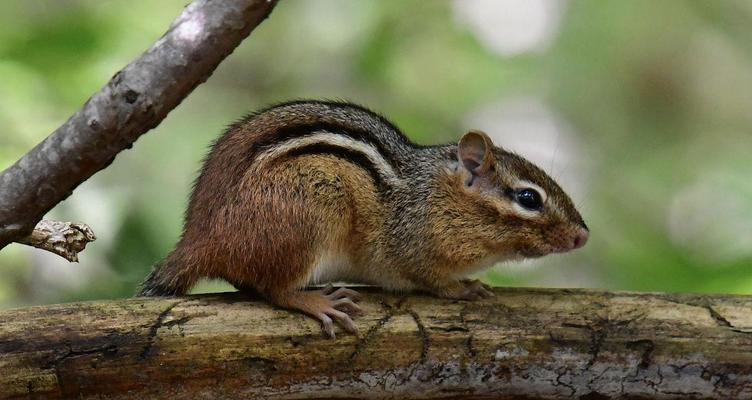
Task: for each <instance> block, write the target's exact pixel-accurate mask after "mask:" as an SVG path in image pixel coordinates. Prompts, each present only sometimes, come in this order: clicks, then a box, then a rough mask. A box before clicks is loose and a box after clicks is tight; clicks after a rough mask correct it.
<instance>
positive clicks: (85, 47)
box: [0, 0, 752, 308]
mask: <svg viewBox="0 0 752 400" xmlns="http://www.w3.org/2000/svg"><path fill="white" fill-rule="evenodd" d="M186 3H187V1H186V0H169V1H168V0H163V1H159V2H155V1H149V0H108V1H103V0H86V1H84V0H80V1H74V0H65V1H62V0H44V1H42V0H5V1H2V2H0V126H2V128H1V129H0V131H1V133H0V169H4V168H6V167H7V166H10V165H11V164H12V163H13V162H15V160H17V159H18V158H19V157H20V156H21V155H22V154H24V153H25V152H26V151H28V150H29V149H30V148H31V147H32V146H34V145H35V144H36V143H38V142H39V141H40V140H42V139H43V138H44V137H45V136H46V135H48V134H49V133H50V132H52V131H53V130H54V129H55V128H56V127H58V126H59V125H60V124H62V123H63V122H64V121H65V120H66V119H67V118H68V116H69V115H71V114H72V113H73V112H75V111H76V110H77V109H78V108H79V107H80V106H81V105H82V104H83V103H84V102H85V101H86V99H87V98H88V97H89V96H90V95H91V94H92V93H94V92H95V91H96V90H98V89H99V88H100V87H101V86H103V85H104V84H105V82H107V80H109V79H110V77H111V76H112V75H113V74H114V73H115V72H117V71H118V70H119V69H120V68H122V67H123V66H124V65H125V64H126V63H128V62H129V61H131V60H132V59H133V58H135V57H137V56H138V55H139V54H140V53H141V52H142V51H144V50H145V49H146V48H148V47H149V46H150V45H151V44H152V43H153V42H154V41H155V40H156V39H158V38H159V37H160V36H161V35H162V33H163V32H164V31H165V30H166V29H167V27H168V26H169V24H170V22H171V21H172V19H173V18H174V17H175V16H176V15H177V14H178V13H179V12H180V11H181V10H182V8H183V7H184V6H185V4H186ZM293 98H338V99H339V98H342V99H349V100H353V101H356V102H358V103H362V104H365V105H367V106H369V107H370V108H372V109H374V110H377V111H379V112H381V113H383V114H384V115H386V116H388V117H389V118H390V119H392V120H393V121H394V122H396V124H397V125H398V126H400V127H401V128H402V129H403V130H404V131H405V132H406V133H407V134H408V135H409V136H410V137H411V138H413V139H414V140H415V141H417V142H420V143H437V142H446V141H454V140H456V139H458V138H459V136H460V135H461V134H462V133H464V132H465V131H467V130H468V129H470V128H479V129H482V130H485V131H486V132H488V133H489V134H490V135H492V137H493V138H494V139H495V141H496V142H497V143H499V144H501V145H502V146H504V147H506V148H507V149H511V150H515V151H517V152H519V153H521V154H522V155H524V156H526V157H528V158H530V159H531V160H533V161H534V162H536V163H538V164H539V165H540V166H541V167H543V168H544V169H545V170H546V171H548V172H549V173H550V174H551V175H552V176H553V177H554V178H555V179H557V180H558V181H559V182H560V183H561V184H562V186H563V187H564V188H565V189H566V190H567V191H568V192H569V193H570V194H571V195H572V198H573V199H574V201H575V203H576V204H577V205H578V206H579V207H580V210H581V212H582V214H583V216H584V218H585V220H586V222H587V223H588V225H589V226H590V228H591V232H592V234H591V240H590V242H589V243H588V245H587V246H586V247H585V248H584V249H582V250H580V251H577V252H575V253H572V254H566V255H556V256H550V257H547V258H544V259H541V260H535V261H527V262H522V263H512V264H506V265H500V266H497V267H495V268H494V269H492V270H491V271H488V272H486V273H484V274H482V275H481V277H482V278H483V279H484V280H486V281H488V282H491V283H494V284H497V285H513V286H552V287H591V288H607V289H618V290H639V291H691V292H724V293H747V294H749V293H752V178H751V177H752V112H751V111H752V2H749V1H746V0H727V1H722V2H721V1H713V0H705V1H671V0H665V1H660V2H656V1H651V0H634V1H619V0H612V1H602V0H583V1H578V0H570V1H566V0H550V1H547V0H455V1H425V0H423V1H419V0H378V1H377V0H361V1H350V0H316V1H309V0H283V1H281V2H280V4H279V5H278V6H277V8H276V10H274V12H273V13H272V16H271V18H269V19H268V20H267V21H266V22H264V23H263V24H262V25H261V26H260V27H259V28H258V29H257V30H256V31H255V32H254V33H253V34H252V35H251V37H250V38H249V39H248V40H246V41H245V42H244V43H243V44H241V46H240V47H239V48H238V49H237V50H236V51H235V53H234V54H232V55H231V56H230V57H228V58H227V59H226V60H225V61H224V62H223V63H222V64H221V65H220V66H219V68H218V69H217V71H216V72H215V73H214V75H213V76H212V77H211V78H210V79H209V80H208V82H206V83H205V84H203V85H201V86H199V87H198V88H197V89H196V90H195V92H194V93H193V94H192V95H190V96H189V97H188V99H187V100H185V101H184V102H183V104H182V105H180V106H179V107H178V108H177V109H176V110H175V111H173V112H172V113H171V114H170V115H169V116H168V117H167V119H166V120H165V121H164V122H163V123H162V124H161V125H160V126H159V127H158V128H156V129H154V130H153V131H152V132H150V133H148V134H146V135H145V136H143V137H142V138H141V139H140V140H139V141H138V142H137V143H136V145H135V146H134V147H133V149H131V150H129V151H126V152H124V153H121V155H119V156H118V158H117V159H116V160H115V162H114V163H113V164H112V165H111V166H110V167H109V168H107V169H106V170H104V171H102V172H101V173H99V174H97V175H96V176H94V177H93V178H92V179H90V180H89V181H87V182H86V183H84V184H83V185H81V186H80V187H79V188H78V189H77V190H76V191H75V192H74V194H73V196H72V197H70V198H69V199H68V200H67V201H65V202H64V203H61V204H60V205H59V206H58V207H56V208H55V209H54V210H53V211H52V212H51V213H50V215H49V216H48V217H50V218H54V219H62V220H73V221H82V222H86V223H88V224H89V225H90V226H91V227H92V228H93V229H94V231H95V232H96V234H97V236H98V238H99V239H98V240H97V241H96V242H94V243H93V244H91V245H90V246H89V247H88V248H87V249H86V251H85V252H84V253H83V254H82V256H81V262H80V264H69V263H68V262H66V261H65V260H63V259H62V258H59V257H57V256H54V255H51V254H50V253H47V252H44V251H40V250H35V249H32V248H29V247H25V246H21V245H18V244H16V245H11V246H9V247H7V248H6V249H4V250H3V251H2V252H0V307H3V308H7V307H14V306H20V305H28V304H41V303H50V302H62V301H72V300H83V299H94V298H117V297H126V296H131V295H132V294H133V293H134V292H135V288H136V286H137V284H138V282H139V281H140V280H142V279H143V278H144V277H145V276H146V274H147V271H148V270H149V269H150V268H151V265H153V264H154V263H155V262H157V261H158V260H159V259H160V258H161V257H163V256H164V255H166V254H167V252H168V251H169V250H170V249H171V247H172V246H173V244H174V243H175V242H176V240H177V238H178V235H179V232H180V229H181V223H182V213H183V210H184V208H185V205H186V199H187V198H188V194H189V190H190V187H191V182H192V180H193V179H194V178H195V176H196V173H197V170H198V169H199V167H200V162H201V159H202V157H203V155H204V154H205V152H206V150H207V146H208V144H209V143H210V142H211V141H212V140H213V139H214V138H215V137H217V135H219V134H220V132H222V130H223V129H224V128H225V126H226V125H227V124H228V123H230V122H231V121H234V120H236V119H238V118H239V117H241V116H242V115H244V114H245V113H247V112H249V111H252V110H254V109H257V108H260V107H263V106H265V105H269V104H271V103H275V102H279V101H284V100H288V99H293ZM0 190H2V188H0ZM228 288H229V287H228V286H226V285H223V284H222V283H219V282H203V283H201V284H200V285H199V287H198V288H197V289H196V290H197V291H214V290H228Z"/></svg>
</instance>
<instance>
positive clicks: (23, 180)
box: [0, 0, 277, 249]
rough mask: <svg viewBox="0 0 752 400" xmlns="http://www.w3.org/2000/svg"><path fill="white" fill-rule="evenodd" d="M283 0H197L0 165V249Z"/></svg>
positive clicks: (160, 114)
mask: <svg viewBox="0 0 752 400" xmlns="http://www.w3.org/2000/svg"><path fill="white" fill-rule="evenodd" d="M276 2H277V0H224V1H212V0H196V1H194V2H193V3H191V4H190V5H188V6H187V7H186V8H185V10H183V12H182V13H181V14H180V16H178V18H177V19H176V20H175V21H174V22H173V23H172V25H171V26H170V28H169V30H168V31H167V32H166V33H165V34H164V36H162V37H161V38H160V39H159V40H158V41H157V42H156V43H154V45H153V46H152V47H151V48H150V49H149V50H147V51H146V52H145V53H144V54H142V55H141V56H140V57H139V58H138V59H136V60H135V61H133V62H131V63H130V64H128V65H127V66H126V67H125V68H124V69H123V70H121V71H120V72H118V73H117V74H115V76H113V77H112V79H111V80H110V81H109V82H108V83H107V84H106V85H105V86H104V87H103V88H102V89H101V90H100V91H99V92H97V93H95V94H94V95H93V96H92V97H91V98H90V99H89V100H88V101H87V102H86V104H84V106H83V108H81V109H80V110H78V111H77V112H76V113H75V114H74V115H73V116H71V117H70V119H68V121H66V122H65V124H63V125H62V126H61V127H59V128H58V129H57V130H56V131H55V132H53V133H52V134H51V135H50V136H49V137H47V139H45V140H44V141H42V142H41V143H40V144H38V145H37V146H36V147H34V148H33V149H32V150H31V151H29V152H28V153H26V155H24V156H23V157H22V158H21V159H20V160H18V161H17V162H16V163H15V164H13V165H12V166H11V167H9V168H8V169H6V170H5V171H3V172H2V173H0V249H2V248H3V247H5V246H6V245H8V244H9V243H11V242H13V241H18V240H20V239H22V238H24V237H26V236H28V235H30V234H31V232H32V231H33V229H34V226H35V225H36V224H37V223H38V222H39V221H40V220H41V219H42V217H43V216H44V214H45V213H47V212H48V211H49V210H51V209H52V208H53V207H54V206H55V205H56V204H58V203H59V202H60V201H62V200H64V199H66V198H67V197H68V196H69V195H70V194H71V193H72V191H73V189H75V188H76V187H77V186H78V185H79V184H81V183H82V182H84V181H85V180H86V179H88V178H89V177H90V176H92V175H93V174H94V173H96V172H97V171H99V170H101V169H103V168H105V167H107V166H108V165H109V164H110V163H111V162H112V161H113V159H114V158H115V156H116V155H117V154H118V153H119V152H120V151H122V150H124V149H127V148H130V147H131V146H132V144H133V142H135V141H136V139H138V137H139V136H141V135H142V134H144V133H145V132H147V131H148V130H150V129H151V128H154V127H155V126H157V125H158V124H159V123H160V122H161V121H162V120H163V119H164V118H165V117H166V116H167V113H169V112H170V111H171V110H172V109H173V108H175V107H176V106H177V105H178V104H180V102H181V101H182V100H183V99H184V98H185V97H186V96H187V95H188V94H189V93H190V92H191V91H192V90H193V89H194V88H195V87H196V86H198V85H199V84H200V83H201V82H203V81H205V80H206V79H207V78H208V77H209V75H211V73H212V72H213V71H214V69H215V68H216V67H217V65H218V64H219V63H220V61H222V60H223V59H224V58H225V57H226V56H227V55H229V54H230V53H231V52H232V51H233V49H234V48H235V47H236V46H237V45H238V44H239V43H240V42H241V41H242V40H243V39H244V38H245V37H246V36H248V34H250V32H251V31H252V30H253V28H255V27H256V26H257V25H258V24H259V23H261V21H263V20H264V19H265V18H266V17H267V16H268V15H269V13H270V12H271V10H272V9H273V8H274V6H275V5H276Z"/></svg>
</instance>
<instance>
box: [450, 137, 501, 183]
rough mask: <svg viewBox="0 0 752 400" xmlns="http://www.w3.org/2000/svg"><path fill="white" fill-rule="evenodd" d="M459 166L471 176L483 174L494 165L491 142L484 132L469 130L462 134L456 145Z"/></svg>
mask: <svg viewBox="0 0 752 400" xmlns="http://www.w3.org/2000/svg"><path fill="white" fill-rule="evenodd" d="M457 157H458V159H459V160H458V161H459V163H460V168H463V169H465V170H467V171H468V172H470V174H471V175H472V176H479V175H483V174H485V173H486V172H488V171H489V170H491V167H492V166H493V165H494V162H495V159H494V154H493V143H492V142H491V138H489V137H488V135H486V134H485V133H484V132H481V131H478V130H474V129H473V130H471V131H470V132H468V133H466V134H464V135H463V136H462V139H460V143H459V145H458V146H457Z"/></svg>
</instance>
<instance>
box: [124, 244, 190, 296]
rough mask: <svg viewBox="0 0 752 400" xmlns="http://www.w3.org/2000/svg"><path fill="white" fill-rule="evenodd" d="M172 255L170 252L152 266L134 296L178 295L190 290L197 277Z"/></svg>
mask: <svg viewBox="0 0 752 400" xmlns="http://www.w3.org/2000/svg"><path fill="white" fill-rule="evenodd" d="M174 255H175V253H172V254H170V255H169V256H167V258H165V259H164V260H162V261H161V262H159V263H158V264H157V265H155V266H154V269H152V271H151V273H150V274H149V276H147V277H146V279H145V280H144V281H143V282H142V283H141V285H140V287H139V291H138V293H137V294H136V296H180V295H184V294H186V293H187V292H188V290H190V288H191V287H192V286H193V284H194V283H196V281H197V280H198V277H196V276H195V274H191V273H190V271H189V270H188V268H187V267H188V266H186V265H181V263H180V262H178V261H177V260H175V259H174Z"/></svg>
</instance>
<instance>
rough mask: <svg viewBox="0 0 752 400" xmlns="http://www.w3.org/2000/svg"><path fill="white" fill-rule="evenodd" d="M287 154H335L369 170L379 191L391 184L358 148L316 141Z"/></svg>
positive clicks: (381, 191) (383, 190)
mask: <svg viewBox="0 0 752 400" xmlns="http://www.w3.org/2000/svg"><path fill="white" fill-rule="evenodd" d="M286 154H287V155H288V156H302V155H309V154H328V155H332V156H335V157H337V158H340V159H342V160H344V161H347V162H351V163H353V164H356V165H358V166H360V167H361V168H363V169H364V170H366V171H368V174H369V175H371V179H373V183H374V184H375V185H376V189H377V190H378V191H379V193H384V192H386V191H387V190H388V189H389V185H388V184H387V182H386V180H384V177H383V176H382V175H381V173H380V172H379V169H378V168H377V167H376V164H374V162H373V161H371V159H370V158H368V156H366V155H365V154H363V153H361V152H359V151H357V150H352V149H349V148H347V147H342V146H337V145H332V144H326V143H314V144H310V145H308V146H302V147H298V148H296V149H293V150H291V151H289V152H287V153H286Z"/></svg>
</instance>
